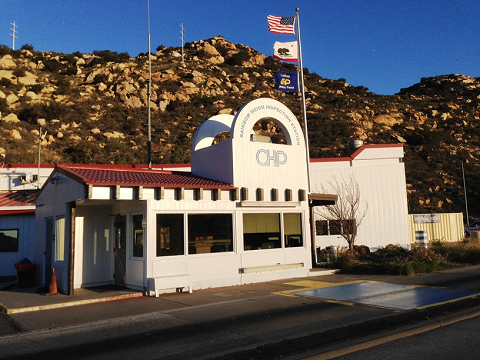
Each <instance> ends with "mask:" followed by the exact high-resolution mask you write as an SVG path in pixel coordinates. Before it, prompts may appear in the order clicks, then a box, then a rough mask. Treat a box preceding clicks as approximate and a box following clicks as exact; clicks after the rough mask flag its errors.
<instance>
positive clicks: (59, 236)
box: [54, 217, 65, 261]
mask: <svg viewBox="0 0 480 360" xmlns="http://www.w3.org/2000/svg"><path fill="white" fill-rule="evenodd" d="M54 260H55V261H63V260H65V218H64V217H58V218H57V220H56V221H55V258H54Z"/></svg>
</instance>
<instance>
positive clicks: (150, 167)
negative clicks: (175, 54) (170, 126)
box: [147, 0, 152, 170]
mask: <svg viewBox="0 0 480 360" xmlns="http://www.w3.org/2000/svg"><path fill="white" fill-rule="evenodd" d="M147 5H148V90H147V108H148V140H147V152H148V155H147V157H148V158H147V161H148V169H149V170H151V169H152V122H151V116H150V98H151V95H152V59H151V56H150V52H151V48H150V0H148V4H147Z"/></svg>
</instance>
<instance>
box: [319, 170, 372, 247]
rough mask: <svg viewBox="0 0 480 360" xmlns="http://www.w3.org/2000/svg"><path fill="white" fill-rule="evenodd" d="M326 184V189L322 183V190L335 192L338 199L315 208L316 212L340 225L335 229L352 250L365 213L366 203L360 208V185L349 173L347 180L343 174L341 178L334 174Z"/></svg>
mask: <svg viewBox="0 0 480 360" xmlns="http://www.w3.org/2000/svg"><path fill="white" fill-rule="evenodd" d="M328 185H329V187H330V188H329V189H328V190H326V189H325V187H324V186H323V185H322V189H321V190H322V192H323V193H325V194H326V193H329V194H332V193H333V194H336V195H338V200H337V202H336V204H335V205H326V206H323V207H322V208H320V209H318V210H316V214H317V215H319V217H320V218H322V219H324V220H328V221H331V222H332V223H333V224H337V226H339V227H340V229H337V230H339V231H338V232H339V233H340V235H341V236H342V237H343V238H344V239H345V240H346V241H347V243H348V248H349V250H350V251H352V250H353V246H354V245H355V240H356V238H357V234H358V228H359V226H360V225H361V224H362V221H363V219H364V218H365V215H366V213H367V210H368V204H367V203H365V207H364V208H363V209H362V210H360V205H361V202H360V185H359V184H358V182H357V181H356V180H355V178H354V177H353V175H350V176H349V177H348V179H347V180H345V179H344V178H343V176H342V179H341V180H338V179H337V178H336V177H335V176H334V177H333V181H329V182H328Z"/></svg>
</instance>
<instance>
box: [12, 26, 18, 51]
mask: <svg viewBox="0 0 480 360" xmlns="http://www.w3.org/2000/svg"><path fill="white" fill-rule="evenodd" d="M10 25H12V26H13V27H12V28H11V29H10V30H12V33H11V34H10V35H11V36H12V40H13V44H12V50H15V39H18V37H17V33H18V31H17V28H18V26H17V25H16V24H15V21H14V22H13V23H10Z"/></svg>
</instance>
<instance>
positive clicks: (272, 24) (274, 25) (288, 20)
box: [267, 15, 295, 35]
mask: <svg viewBox="0 0 480 360" xmlns="http://www.w3.org/2000/svg"><path fill="white" fill-rule="evenodd" d="M267 21H268V31H270V32H272V33H276V34H287V35H295V16H275V15H268V16H267Z"/></svg>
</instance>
